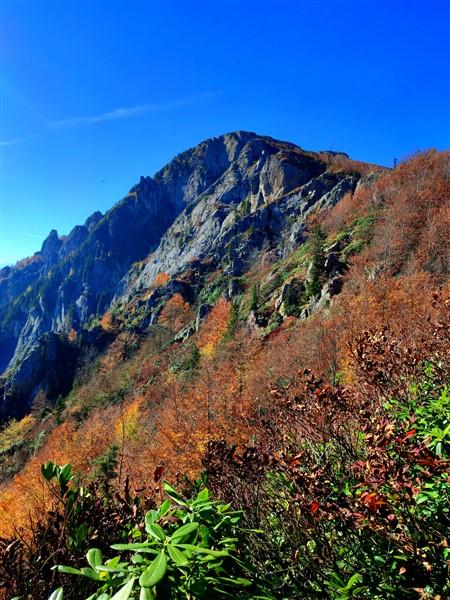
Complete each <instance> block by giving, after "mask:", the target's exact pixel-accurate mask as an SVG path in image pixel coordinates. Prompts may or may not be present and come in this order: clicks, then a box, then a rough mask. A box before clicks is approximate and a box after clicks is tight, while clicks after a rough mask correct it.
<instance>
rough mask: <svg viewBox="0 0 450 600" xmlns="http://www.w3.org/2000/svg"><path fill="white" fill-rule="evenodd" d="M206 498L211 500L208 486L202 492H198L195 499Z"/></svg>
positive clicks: (198, 500) (203, 500)
mask: <svg viewBox="0 0 450 600" xmlns="http://www.w3.org/2000/svg"><path fill="white" fill-rule="evenodd" d="M206 500H209V490H208V488H204V489H203V490H201V492H199V493H198V494H197V498H196V499H195V502H205V501H206Z"/></svg>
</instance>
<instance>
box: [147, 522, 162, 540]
mask: <svg viewBox="0 0 450 600" xmlns="http://www.w3.org/2000/svg"><path fill="white" fill-rule="evenodd" d="M145 531H146V532H147V533H149V534H150V535H152V536H153V537H154V538H156V539H157V540H159V541H160V542H163V541H164V540H165V539H166V534H165V533H164V529H163V528H162V527H161V525H158V523H150V522H149V521H147V518H146V519H145Z"/></svg>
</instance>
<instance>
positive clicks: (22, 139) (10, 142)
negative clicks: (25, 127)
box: [0, 133, 38, 146]
mask: <svg viewBox="0 0 450 600" xmlns="http://www.w3.org/2000/svg"><path fill="white" fill-rule="evenodd" d="M37 136H38V134H37V133H33V134H30V135H24V136H23V137H19V138H14V139H12V140H0V146H16V145H17V144H23V143H24V142H28V141H30V140H32V139H34V138H35V137H37Z"/></svg>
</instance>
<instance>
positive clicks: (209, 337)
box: [198, 298, 231, 357]
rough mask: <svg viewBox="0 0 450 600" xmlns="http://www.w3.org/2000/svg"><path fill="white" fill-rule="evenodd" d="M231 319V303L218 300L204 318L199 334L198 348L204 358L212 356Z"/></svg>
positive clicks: (223, 299)
mask: <svg viewBox="0 0 450 600" xmlns="http://www.w3.org/2000/svg"><path fill="white" fill-rule="evenodd" d="M230 317H231V302H229V301H228V300H226V299H225V298H220V299H219V300H218V301H217V302H216V304H215V305H214V306H213V308H212V310H211V312H210V313H209V315H208V316H207V317H206V319H205V321H204V323H203V325H202V328H201V330H200V333H199V338H198V347H199V349H200V352H201V353H202V354H203V355H205V356H209V357H211V356H213V355H214V353H215V351H216V348H217V346H218V345H219V343H220V342H221V341H222V340H223V338H224V336H225V334H226V332H227V330H228V324H229V322H230Z"/></svg>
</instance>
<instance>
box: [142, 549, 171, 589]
mask: <svg viewBox="0 0 450 600" xmlns="http://www.w3.org/2000/svg"><path fill="white" fill-rule="evenodd" d="M166 570H167V558H166V555H165V554H164V551H162V552H160V553H159V555H158V556H157V557H156V558H155V560H154V561H153V562H152V563H150V565H149V566H148V567H147V568H146V569H145V571H144V572H143V573H142V575H141V576H140V578H139V583H140V585H141V587H147V588H150V587H153V586H154V585H156V584H157V583H159V582H160V581H161V579H163V577H164V575H165V574H166Z"/></svg>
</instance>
